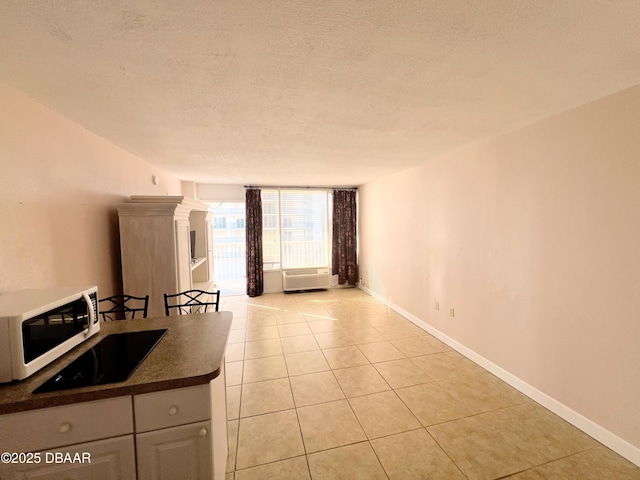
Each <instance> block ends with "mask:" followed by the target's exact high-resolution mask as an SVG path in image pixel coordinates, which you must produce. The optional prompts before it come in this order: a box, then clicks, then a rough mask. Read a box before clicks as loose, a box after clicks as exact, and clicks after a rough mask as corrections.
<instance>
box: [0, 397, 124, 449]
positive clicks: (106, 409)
mask: <svg viewBox="0 0 640 480" xmlns="http://www.w3.org/2000/svg"><path fill="white" fill-rule="evenodd" d="M0 432H2V448H3V451H8V452H34V451H37V450H46V449H49V448H55V447H62V446H65V445H73V444H76V443H81V442H90V441H92V440H99V439H102V438H109V437H117V436H120V435H127V434H130V433H133V419H132V408H131V397H128V396H127V397H117V398H110V399H108V400H97V401H95V402H86V403H77V404H74V405H65V406H62V407H51V408H43V409H40V410H33V411H29V412H19V413H11V414H8V415H0Z"/></svg>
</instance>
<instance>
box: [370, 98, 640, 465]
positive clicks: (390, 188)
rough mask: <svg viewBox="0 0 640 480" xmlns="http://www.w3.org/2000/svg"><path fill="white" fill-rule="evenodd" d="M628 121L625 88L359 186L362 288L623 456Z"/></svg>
mask: <svg viewBox="0 0 640 480" xmlns="http://www.w3.org/2000/svg"><path fill="white" fill-rule="evenodd" d="M639 132H640V87H636V88H633V89H630V90H627V91H624V92H621V93H619V94H616V95H614V96H611V97H607V98H604V99H602V100H600V101H597V102H594V103H591V104H588V105H585V106H583V107H580V108H578V109H575V110H572V111H569V112H566V113H563V114H561V115H558V116H556V117H553V118H550V119H547V120H545V121H541V122H539V123H536V124H534V125H531V126H529V127H527V128H523V129H520V130H518V131H515V132H512V133H509V134H506V135H504V136H501V137H498V138H496V139H492V140H488V141H484V142H481V143H478V144H475V145H471V146H468V147H467V148H464V149H461V150H459V151H456V152H453V153H450V154H448V155H446V156H443V157H441V158H438V159H436V160H433V161H429V162H426V163H424V164H422V165H421V166H419V167H418V168H414V169H412V170H409V171H405V172H403V173H400V174H397V175H394V176H391V177H387V178H384V179H382V180H380V181H376V182H372V183H369V184H366V185H364V186H363V187H361V189H360V233H361V241H360V245H361V256H360V262H361V263H360V268H361V276H362V277H364V278H365V282H366V287H367V288H368V289H370V290H371V292H372V293H373V294H374V295H377V296H381V297H383V298H384V299H385V300H387V301H389V302H390V303H391V304H392V305H394V306H397V307H399V308H400V309H402V310H404V311H406V312H409V313H410V314H411V315H413V316H415V318H417V319H418V320H420V321H423V322H425V324H427V325H428V326H430V327H432V328H434V329H437V331H439V332H441V333H443V334H444V335H445V336H446V337H448V338H449V339H451V340H453V342H459V344H460V345H461V346H463V347H464V348H465V349H468V350H469V351H472V352H475V353H476V354H477V355H479V356H480V357H482V358H484V359H486V360H487V361H488V362H491V363H492V364H494V365H496V366H497V367H499V368H500V367H501V368H502V369H504V370H506V372H507V373H508V374H510V375H513V376H515V377H517V379H520V380H521V381H522V382H524V383H526V384H528V385H530V386H532V387H533V389H537V390H538V391H540V392H541V393H542V394H543V395H544V394H546V395H549V396H550V397H552V399H553V402H558V403H559V404H561V405H563V406H565V407H567V408H566V412H569V413H570V414H571V412H575V413H576V414H577V415H576V417H577V418H584V419H586V422H584V423H586V424H589V423H590V422H594V423H595V424H596V427H602V428H603V429H604V431H605V434H604V437H606V436H607V434H608V433H611V434H613V440H614V441H613V443H616V442H617V441H618V440H620V442H619V445H622V448H621V449H622V450H624V449H625V448H627V447H628V448H627V454H628V457H629V456H630V457H634V459H635V461H636V462H638V461H640V456H638V453H639V452H640V415H639V414H638V412H639V410H638V406H639V405H640V134H639ZM436 301H439V302H440V310H439V311H436V310H435V307H434V305H435V302H436ZM450 307H454V308H455V316H454V317H453V318H452V317H450V316H449V315H448V313H449V311H448V309H449V308H450ZM553 402H552V403H553ZM566 412H565V413H566ZM569 416H570V415H569ZM595 430H598V428H595ZM625 445H626V446H625ZM619 450H620V449H619ZM629 452H630V453H629Z"/></svg>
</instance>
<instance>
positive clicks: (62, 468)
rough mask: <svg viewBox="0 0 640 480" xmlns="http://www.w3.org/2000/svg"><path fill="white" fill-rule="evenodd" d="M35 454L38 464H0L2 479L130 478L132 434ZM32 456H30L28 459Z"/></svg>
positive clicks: (133, 464) (132, 471)
mask: <svg viewBox="0 0 640 480" xmlns="http://www.w3.org/2000/svg"><path fill="white" fill-rule="evenodd" d="M36 453H37V454H38V457H37V458H39V462H38V463H29V464H26V463H24V464H12V465H3V466H2V467H0V468H1V469H0V478H2V479H3V480H4V479H6V480H28V479H29V480H31V479H34V480H35V479H37V480H61V479H65V480H66V479H72V480H76V479H77V480H80V479H91V480H125V479H127V480H128V479H134V478H135V475H136V459H135V450H134V445H133V435H127V436H124V437H116V438H109V439H106V440H99V441H97V442H90V443H80V444H77V445H72V446H70V447H64V448H55V449H52V450H46V451H42V452H36ZM34 458H35V454H34V457H32V461H33V460H34Z"/></svg>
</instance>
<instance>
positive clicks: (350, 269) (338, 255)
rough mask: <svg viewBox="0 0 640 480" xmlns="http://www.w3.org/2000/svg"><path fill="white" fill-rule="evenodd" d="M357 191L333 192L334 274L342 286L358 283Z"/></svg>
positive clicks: (332, 259)
mask: <svg viewBox="0 0 640 480" xmlns="http://www.w3.org/2000/svg"><path fill="white" fill-rule="evenodd" d="M356 227H357V218H356V191H355V190H334V191H333V251H332V253H331V264H332V269H333V274H334V275H336V274H337V275H338V283H339V284H340V285H345V284H349V285H355V284H356V283H357V282H358V255H357V244H356Z"/></svg>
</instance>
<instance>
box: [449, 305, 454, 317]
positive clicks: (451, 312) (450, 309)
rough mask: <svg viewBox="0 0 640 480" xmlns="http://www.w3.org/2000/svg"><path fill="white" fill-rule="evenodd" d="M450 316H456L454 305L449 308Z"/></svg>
mask: <svg viewBox="0 0 640 480" xmlns="http://www.w3.org/2000/svg"><path fill="white" fill-rule="evenodd" d="M449 316H450V317H455V315H454V310H453V307H451V308H449Z"/></svg>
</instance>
